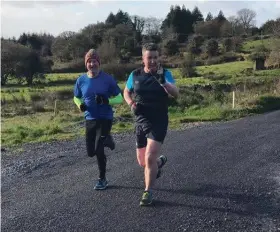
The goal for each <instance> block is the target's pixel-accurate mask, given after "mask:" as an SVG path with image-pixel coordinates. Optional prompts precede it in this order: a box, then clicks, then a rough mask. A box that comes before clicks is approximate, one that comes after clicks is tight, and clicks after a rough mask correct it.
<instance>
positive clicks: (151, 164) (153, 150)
mask: <svg viewBox="0 0 280 232" xmlns="http://www.w3.org/2000/svg"><path fill="white" fill-rule="evenodd" d="M160 148H161V143H160V142H157V141H154V140H151V139H148V144H147V148H146V153H145V163H146V166H145V185H146V187H145V190H146V191H149V190H150V189H151V188H152V187H153V185H154V182H155V180H156V175H157V171H158V164H160V161H159V160H157V156H158V153H159V151H160Z"/></svg>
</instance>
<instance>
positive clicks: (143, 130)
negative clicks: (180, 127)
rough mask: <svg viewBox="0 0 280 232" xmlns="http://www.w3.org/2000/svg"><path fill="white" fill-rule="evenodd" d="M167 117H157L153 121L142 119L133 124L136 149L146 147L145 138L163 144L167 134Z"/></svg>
mask: <svg viewBox="0 0 280 232" xmlns="http://www.w3.org/2000/svg"><path fill="white" fill-rule="evenodd" d="M167 128H168V116H167V115H164V116H162V117H157V118H155V119H153V120H150V119H145V118H142V120H140V122H136V124H135V134H136V147H137V148H143V147H146V146H147V138H149V139H152V140H154V141H157V142H160V143H163V141H164V139H165V136H166V134H167Z"/></svg>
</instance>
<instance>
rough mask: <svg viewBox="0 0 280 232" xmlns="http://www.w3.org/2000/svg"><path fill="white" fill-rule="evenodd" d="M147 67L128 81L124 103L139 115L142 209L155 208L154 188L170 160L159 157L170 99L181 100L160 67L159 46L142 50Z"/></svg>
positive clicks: (135, 72)
mask: <svg viewBox="0 0 280 232" xmlns="http://www.w3.org/2000/svg"><path fill="white" fill-rule="evenodd" d="M142 60H143V64H144V67H142V68H139V69H136V70H134V71H133V72H132V73H131V74H130V75H129V77H128V80H127V83H126V87H125V89H124V99H125V101H126V102H127V104H128V105H129V106H130V107H131V110H132V112H133V113H134V115H135V133H136V153H137V160H138V163H139V165H140V166H142V167H144V176H145V190H144V193H143V195H142V199H141V201H140V205H141V206H145V205H151V204H152V201H153V197H152V188H153V186H154V183H155V180H156V178H158V177H160V174H161V168H162V167H163V165H164V164H165V163H166V161H167V158H166V156H164V155H161V156H160V157H159V158H157V157H158V154H159V151H160V148H161V145H162V143H163V141H164V139H165V136H166V133H167V128H168V97H169V96H172V97H174V98H177V97H178V94H179V90H178V88H177V87H176V86H175V81H174V79H173V77H172V74H171V72H170V71H168V70H166V69H163V68H162V67H161V66H160V65H159V52H158V48H157V46H156V44H153V43H149V44H145V45H144V46H143V48H142Z"/></svg>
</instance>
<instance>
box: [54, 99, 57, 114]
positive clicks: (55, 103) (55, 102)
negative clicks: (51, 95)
mask: <svg viewBox="0 0 280 232" xmlns="http://www.w3.org/2000/svg"><path fill="white" fill-rule="evenodd" d="M56 106H57V99H55V100H54V110H53V116H55V115H56V111H57V110H56V108H57V107H56Z"/></svg>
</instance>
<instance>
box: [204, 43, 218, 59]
mask: <svg viewBox="0 0 280 232" xmlns="http://www.w3.org/2000/svg"><path fill="white" fill-rule="evenodd" d="M218 52H219V44H218V41H217V40H215V39H210V40H209V41H208V42H207V44H206V53H207V55H208V56H217V55H218Z"/></svg>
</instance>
